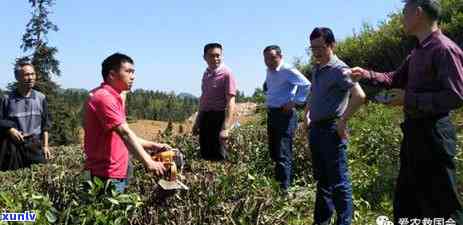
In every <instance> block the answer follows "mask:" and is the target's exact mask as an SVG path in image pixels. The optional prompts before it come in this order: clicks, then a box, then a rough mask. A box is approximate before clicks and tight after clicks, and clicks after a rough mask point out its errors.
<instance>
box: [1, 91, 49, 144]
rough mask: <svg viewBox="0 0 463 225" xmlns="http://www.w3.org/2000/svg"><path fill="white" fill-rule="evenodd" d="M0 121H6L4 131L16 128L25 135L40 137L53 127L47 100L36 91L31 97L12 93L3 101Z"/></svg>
mask: <svg viewBox="0 0 463 225" xmlns="http://www.w3.org/2000/svg"><path fill="white" fill-rule="evenodd" d="M0 120H1V121H4V122H2V126H5V127H3V128H2V130H6V129H9V128H16V129H17V130H19V131H20V132H23V133H24V134H32V135H37V136H40V135H42V134H43V132H45V131H48V129H49V128H50V126H51V121H50V116H49V112H48V104H47V99H46V97H45V95H44V94H42V93H41V92H39V91H36V90H32V92H31V94H30V96H22V95H20V94H18V92H17V91H14V92H11V93H10V94H8V95H5V96H3V98H2V100H1V105H0Z"/></svg>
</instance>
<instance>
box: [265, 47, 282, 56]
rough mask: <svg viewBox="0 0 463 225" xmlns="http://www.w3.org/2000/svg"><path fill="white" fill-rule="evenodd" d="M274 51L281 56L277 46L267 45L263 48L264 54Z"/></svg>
mask: <svg viewBox="0 0 463 225" xmlns="http://www.w3.org/2000/svg"><path fill="white" fill-rule="evenodd" d="M272 50H275V51H276V52H277V54H278V55H281V48H280V46H278V45H269V46H267V47H265V48H264V53H266V52H269V51H272Z"/></svg>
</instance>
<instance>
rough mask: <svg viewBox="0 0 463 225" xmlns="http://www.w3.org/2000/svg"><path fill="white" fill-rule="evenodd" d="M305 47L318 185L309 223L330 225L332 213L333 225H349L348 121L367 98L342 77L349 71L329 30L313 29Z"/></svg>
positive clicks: (308, 119) (307, 121) (308, 121)
mask: <svg viewBox="0 0 463 225" xmlns="http://www.w3.org/2000/svg"><path fill="white" fill-rule="evenodd" d="M310 45H311V46H310V49H311V50H312V53H313V58H314V59H315V64H316V65H315V68H314V71H313V73H312V88H311V92H310V99H309V101H308V104H307V107H306V114H305V124H306V126H307V127H310V130H309V146H310V150H311V152H312V165H313V173H314V178H315V179H316V180H317V195H316V202H315V211H314V222H315V224H317V225H322V224H323V225H325V224H329V222H330V220H331V216H332V214H333V212H334V210H336V213H337V223H336V224H338V225H348V224H351V222H352V184H351V181H350V178H349V176H350V175H349V169H348V165H347V139H348V133H347V121H348V120H349V118H350V117H351V116H352V115H354V114H355V112H356V111H357V110H358V109H359V108H360V106H361V105H362V104H363V102H364V101H365V98H366V97H365V93H364V92H363V90H362V88H361V87H360V85H359V84H358V83H355V82H352V80H351V79H350V77H349V76H348V75H345V74H344V70H346V69H348V66H347V65H346V64H345V63H344V62H343V61H341V60H340V59H339V58H338V57H337V56H336V55H335V54H334V53H333V51H334V47H335V38H334V35H333V32H332V31H331V29H329V28H325V27H319V28H315V29H314V30H313V31H312V33H311V34H310ZM349 96H351V97H350V99H349Z"/></svg>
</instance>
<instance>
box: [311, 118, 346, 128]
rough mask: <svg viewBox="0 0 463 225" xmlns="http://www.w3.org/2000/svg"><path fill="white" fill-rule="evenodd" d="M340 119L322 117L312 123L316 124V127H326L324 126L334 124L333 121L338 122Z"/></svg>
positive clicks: (312, 124)
mask: <svg viewBox="0 0 463 225" xmlns="http://www.w3.org/2000/svg"><path fill="white" fill-rule="evenodd" d="M338 120H339V118H338V117H336V118H327V119H322V120H318V121H311V122H310V125H311V126H316V127H324V126H329V125H332V124H333V123H337V122H338Z"/></svg>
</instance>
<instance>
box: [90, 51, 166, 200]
mask: <svg viewBox="0 0 463 225" xmlns="http://www.w3.org/2000/svg"><path fill="white" fill-rule="evenodd" d="M133 64H134V63H133V60H132V59H131V58H130V57H129V56H126V55H123V54H120V53H115V54H113V55H111V56H109V57H108V58H106V59H105V60H104V61H103V63H102V75H103V80H104V81H103V83H102V84H101V86H100V87H98V88H95V89H94V90H92V91H91V93H90V96H89V98H88V100H87V102H86V105H85V110H86V111H85V121H84V130H85V138H84V151H85V155H86V158H85V169H86V170H88V171H90V174H91V176H92V177H98V178H100V179H102V180H103V181H105V182H108V181H109V182H111V183H112V184H113V185H114V187H115V189H116V191H118V192H123V191H124V189H125V188H126V187H127V184H128V179H127V168H128V161H129V152H128V150H130V151H131V153H132V154H133V155H134V156H135V157H137V158H138V159H139V160H140V161H141V162H142V163H143V165H144V166H145V167H146V168H147V169H148V170H149V171H153V172H155V173H156V174H157V175H162V174H163V173H164V169H165V168H164V166H163V164H162V163H160V162H155V161H153V160H152V159H151V157H150V155H149V154H148V153H147V152H146V151H145V149H149V150H151V151H155V152H156V151H162V150H164V149H166V148H168V147H169V146H168V145H164V144H157V143H154V142H151V141H146V140H143V139H141V138H139V137H137V136H136V135H135V133H134V132H133V131H132V130H131V129H130V128H129V126H128V124H127V122H126V116H125V107H124V102H123V100H122V97H121V93H122V92H123V91H127V90H130V88H131V87H132V84H133V82H134V79H135V70H134V65H133Z"/></svg>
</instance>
